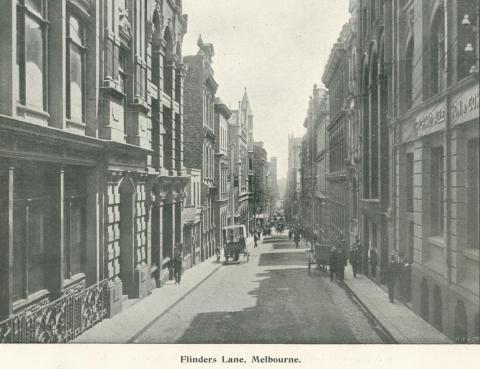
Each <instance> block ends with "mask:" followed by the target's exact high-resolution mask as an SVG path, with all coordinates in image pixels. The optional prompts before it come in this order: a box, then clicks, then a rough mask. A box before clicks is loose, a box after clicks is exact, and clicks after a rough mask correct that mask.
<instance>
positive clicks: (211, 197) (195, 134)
mask: <svg viewBox="0 0 480 369" xmlns="http://www.w3.org/2000/svg"><path fill="white" fill-rule="evenodd" d="M197 44H198V47H199V51H198V53H197V55H190V56H185V58H184V61H185V64H186V65H187V70H188V72H187V76H186V79H185V127H186V132H185V142H186V143H187V146H186V150H185V165H187V166H188V167H189V168H195V169H200V170H201V171H202V188H201V204H202V242H201V260H202V261H203V260H204V259H206V258H209V257H210V256H212V255H213V253H214V251H215V217H214V208H215V193H216V192H217V191H218V184H217V183H216V182H215V155H214V154H215V141H216V139H217V137H216V133H215V94H216V92H217V89H218V83H217V82H216V81H215V77H214V73H213V68H212V58H213V56H214V55H215V50H214V48H213V45H212V44H210V43H204V42H203V40H202V38H201V37H200V38H199V39H198V43H197Z"/></svg>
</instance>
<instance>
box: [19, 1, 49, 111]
mask: <svg viewBox="0 0 480 369" xmlns="http://www.w3.org/2000/svg"><path fill="white" fill-rule="evenodd" d="M27 1H28V0H18V1H17V27H16V30H17V45H16V51H17V67H18V76H17V77H18V95H17V103H18V104H20V105H22V106H27V107H29V108H34V109H35V108H40V109H41V110H42V111H44V112H46V111H47V110H48V25H49V21H48V6H47V4H48V2H47V1H45V0H39V2H40V7H41V9H40V13H39V12H38V11H37V10H36V9H34V8H32V7H30V6H29V5H28V3H27ZM27 17H29V18H30V19H31V20H33V21H34V22H36V23H37V24H38V25H39V27H40V29H41V35H42V48H41V49H42V68H41V71H42V107H40V106H37V105H31V104H29V102H28V98H27V89H28V86H27V67H26V65H27V50H28V48H27V42H26V41H27V29H26V20H27Z"/></svg>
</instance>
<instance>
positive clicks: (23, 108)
mask: <svg viewBox="0 0 480 369" xmlns="http://www.w3.org/2000/svg"><path fill="white" fill-rule="evenodd" d="M18 112H21V113H27V114H30V115H33V116H35V117H38V118H42V119H45V120H48V119H50V114H48V113H47V112H46V111H43V110H39V109H37V108H34V107H31V106H27V105H22V104H20V103H17V115H20V116H24V117H25V114H18ZM25 118H26V117H25Z"/></svg>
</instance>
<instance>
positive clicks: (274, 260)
mask: <svg viewBox="0 0 480 369" xmlns="http://www.w3.org/2000/svg"><path fill="white" fill-rule="evenodd" d="M294 248H295V247H294ZM258 265H259V266H278V265H305V266H306V265H307V261H306V259H305V252H303V251H298V252H270V253H264V254H261V255H260V261H259V264H258Z"/></svg>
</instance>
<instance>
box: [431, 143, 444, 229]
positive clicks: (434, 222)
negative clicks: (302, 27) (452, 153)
mask: <svg viewBox="0 0 480 369" xmlns="http://www.w3.org/2000/svg"><path fill="white" fill-rule="evenodd" d="M444 159H445V150H444V147H443V145H440V146H434V147H432V148H431V151H430V180H431V183H430V234H431V236H432V237H443V234H444V232H445V225H444V217H445V210H444V205H445V199H444V196H445V191H446V188H445V163H444Z"/></svg>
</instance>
